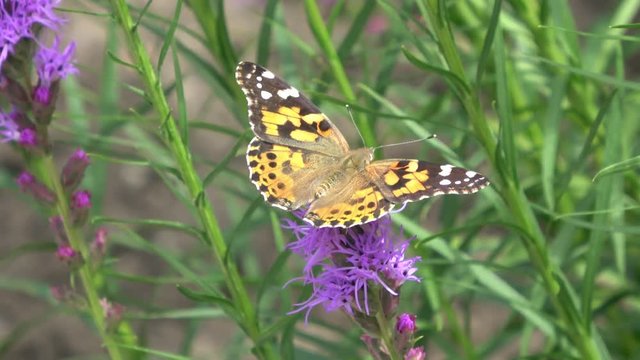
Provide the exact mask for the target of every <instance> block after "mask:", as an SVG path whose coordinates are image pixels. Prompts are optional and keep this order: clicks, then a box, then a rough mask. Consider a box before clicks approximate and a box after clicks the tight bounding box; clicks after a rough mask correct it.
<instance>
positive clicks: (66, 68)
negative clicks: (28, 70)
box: [33, 37, 78, 105]
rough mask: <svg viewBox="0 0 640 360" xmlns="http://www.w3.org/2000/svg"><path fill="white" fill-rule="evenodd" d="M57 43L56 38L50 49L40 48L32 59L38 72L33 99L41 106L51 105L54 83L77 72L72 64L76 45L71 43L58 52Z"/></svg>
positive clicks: (57, 39) (58, 40) (58, 41)
mask: <svg viewBox="0 0 640 360" xmlns="http://www.w3.org/2000/svg"><path fill="white" fill-rule="evenodd" d="M59 43H60V39H59V38H58V37H56V38H55V39H54V40H53V44H52V45H51V48H46V47H44V46H40V47H39V48H38V51H37V53H36V56H35V58H34V62H35V65H36V71H37V72H38V85H37V86H36V88H35V90H34V93H33V99H34V100H35V101H37V102H38V103H40V104H43V105H49V104H50V103H51V100H52V99H53V94H52V89H51V87H52V85H54V83H55V82H56V81H58V80H60V79H63V78H65V77H67V76H68V75H71V74H76V73H77V72H78V69H76V67H75V65H74V64H73V53H74V51H75V48H76V44H75V43H74V42H72V43H70V44H69V45H67V47H66V48H65V49H64V50H62V51H60V50H59V49H58V47H59Z"/></svg>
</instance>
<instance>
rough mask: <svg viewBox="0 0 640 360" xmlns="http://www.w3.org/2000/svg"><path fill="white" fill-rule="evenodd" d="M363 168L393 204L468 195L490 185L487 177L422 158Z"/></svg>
mask: <svg viewBox="0 0 640 360" xmlns="http://www.w3.org/2000/svg"><path fill="white" fill-rule="evenodd" d="M366 171H367V172H368V173H369V174H370V175H371V177H372V178H373V179H375V182H376V185H377V186H378V187H379V189H380V191H381V192H382V193H383V194H384V195H385V197H386V198H387V199H388V200H389V201H391V202H393V203H404V202H411V201H417V200H421V199H426V198H429V197H433V196H437V195H444V194H471V193H474V192H476V191H478V190H480V189H482V188H484V187H486V186H487V185H489V181H488V180H487V178H485V177H484V176H482V175H480V174H479V173H477V172H475V171H471V170H467V169H463V168H460V167H456V166H453V165H448V164H445V165H441V164H432V163H429V162H426V161H422V160H408V159H395V160H381V161H374V162H372V163H371V164H369V165H367V167H366Z"/></svg>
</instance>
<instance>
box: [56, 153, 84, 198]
mask: <svg viewBox="0 0 640 360" xmlns="http://www.w3.org/2000/svg"><path fill="white" fill-rule="evenodd" d="M89 162H90V161H89V156H88V155H87V153H86V152H85V151H84V150H82V149H78V150H76V151H74V152H73V154H72V155H71V156H70V157H69V160H67V163H66V164H64V167H63V168H62V175H61V176H60V177H61V178H60V182H61V183H62V187H64V189H65V190H67V191H73V190H75V189H76V188H77V187H78V185H80V183H81V182H82V179H83V178H84V173H85V170H86V169H87V167H88V166H89Z"/></svg>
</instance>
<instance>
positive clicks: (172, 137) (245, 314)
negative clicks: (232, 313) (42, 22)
mask: <svg viewBox="0 0 640 360" xmlns="http://www.w3.org/2000/svg"><path fill="white" fill-rule="evenodd" d="M111 6H112V8H113V11H114V16H115V18H116V19H117V21H118V22H119V23H120V26H121V27H122V29H123V30H124V33H125V36H126V40H127V43H128V44H129V48H130V50H131V53H132V56H133V58H134V63H135V64H136V66H137V67H138V70H139V72H140V75H141V77H142V80H143V81H144V84H145V87H146V95H147V97H148V99H149V101H150V102H151V103H152V105H153V107H154V108H155V110H156V112H157V113H158V119H160V121H161V123H160V126H161V133H162V136H163V138H164V140H165V143H166V144H167V146H168V148H169V150H170V151H171V153H172V154H173V157H174V159H175V161H176V163H177V166H178V170H179V172H180V175H181V178H182V180H183V182H184V185H185V187H186V188H187V191H188V192H189V195H190V196H191V199H192V201H193V203H194V205H195V207H196V211H197V213H198V216H199V218H200V222H201V224H202V227H203V229H204V233H205V234H206V237H207V239H208V240H209V241H210V244H211V246H212V249H213V256H214V257H215V258H216V260H217V262H218V264H220V269H221V270H222V273H223V276H224V279H225V282H226V285H227V287H228V289H229V292H230V296H231V302H232V304H234V305H235V307H236V309H237V310H238V313H239V314H240V315H241V316H240V317H239V319H238V321H239V325H240V326H241V328H242V329H243V330H244V331H245V333H246V334H247V335H248V336H249V338H251V340H252V341H253V342H254V344H255V347H254V353H255V355H256V356H257V357H258V358H262V359H276V358H277V357H276V355H275V353H274V350H273V348H272V344H271V343H270V342H268V341H262V339H261V332H260V326H259V322H258V319H257V313H256V310H255V308H254V307H253V304H252V302H251V300H250V298H249V295H248V292H247V290H246V288H245V286H244V283H243V281H242V279H241V277H240V274H239V272H238V269H237V268H236V266H235V264H234V263H233V262H230V261H227V260H226V259H227V251H228V248H227V245H226V243H225V241H224V238H223V236H222V231H221V230H220V227H219V225H218V221H217V219H216V216H215V212H214V209H213V206H212V204H211V202H210V201H209V200H208V199H207V197H206V194H205V191H204V188H203V184H202V181H201V179H200V178H199V177H198V174H197V172H196V170H195V167H194V164H193V163H192V162H191V159H192V156H191V154H190V153H189V149H188V148H187V147H186V145H185V143H184V141H183V139H182V138H181V136H180V131H179V130H178V128H177V126H176V123H175V121H174V118H173V116H172V114H171V108H170V107H169V104H168V102H167V99H166V97H165V96H164V92H163V89H162V84H161V81H160V79H159V78H158V75H157V74H156V72H155V69H154V68H153V65H152V63H151V59H150V57H149V54H148V53H147V51H146V49H145V47H144V44H143V42H142V39H140V36H139V34H138V32H137V28H136V27H135V23H134V20H133V19H132V17H131V14H130V13H129V8H128V7H127V4H126V1H124V0H111Z"/></svg>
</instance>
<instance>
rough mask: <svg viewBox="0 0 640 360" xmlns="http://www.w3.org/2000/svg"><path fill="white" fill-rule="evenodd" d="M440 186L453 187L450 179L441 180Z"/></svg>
mask: <svg viewBox="0 0 640 360" xmlns="http://www.w3.org/2000/svg"><path fill="white" fill-rule="evenodd" d="M440 185H443V186H447V185H451V181H450V180H449V179H443V180H440Z"/></svg>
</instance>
